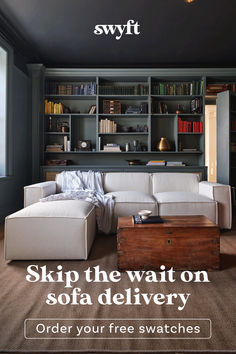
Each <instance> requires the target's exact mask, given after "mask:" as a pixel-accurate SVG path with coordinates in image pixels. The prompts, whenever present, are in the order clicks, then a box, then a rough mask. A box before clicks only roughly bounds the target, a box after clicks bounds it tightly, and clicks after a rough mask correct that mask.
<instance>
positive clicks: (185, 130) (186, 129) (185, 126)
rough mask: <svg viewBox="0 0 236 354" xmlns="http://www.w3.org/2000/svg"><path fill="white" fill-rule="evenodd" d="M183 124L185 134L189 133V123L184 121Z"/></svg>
mask: <svg viewBox="0 0 236 354" xmlns="http://www.w3.org/2000/svg"><path fill="white" fill-rule="evenodd" d="M183 123H184V133H186V132H187V131H188V127H187V122H186V121H184V122H183Z"/></svg>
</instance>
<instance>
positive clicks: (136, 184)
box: [103, 172, 152, 194]
mask: <svg viewBox="0 0 236 354" xmlns="http://www.w3.org/2000/svg"><path fill="white" fill-rule="evenodd" d="M150 184H151V175H149V173H139V172H137V173H130V172H128V173H127V172H108V173H104V175H103V188H104V191H105V193H109V192H118V191H137V192H144V193H149V194H152V188H151V185H150Z"/></svg>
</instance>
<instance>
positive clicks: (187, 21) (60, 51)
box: [0, 0, 236, 67]
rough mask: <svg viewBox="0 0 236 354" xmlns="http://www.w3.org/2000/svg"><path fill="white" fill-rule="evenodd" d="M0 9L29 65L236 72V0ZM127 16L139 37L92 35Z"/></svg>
mask: <svg viewBox="0 0 236 354" xmlns="http://www.w3.org/2000/svg"><path fill="white" fill-rule="evenodd" d="M0 11H1V13H2V15H3V16H4V18H5V19H6V20H7V22H4V26H5V27H7V28H5V30H6V32H9V35H11V36H12V38H13V37H14V36H15V42H16V43H17V45H18V46H21V50H23V51H24V54H25V55H26V56H27V57H28V58H29V61H31V62H40V63H44V64H45V65H47V66H58V67H62V66H75V67H162V66H165V67H168V66H170V67H179V66H183V67H184V66H188V67H191V66H194V67H203V66H207V67H236V20H235V19H236V0H195V2H194V3H193V4H189V5H188V4H186V3H185V2H184V0H119V1H118V0H117V1H115V0H0ZM129 19H133V20H135V21H138V23H139V25H140V27H139V30H140V34H139V35H129V36H128V35H126V36H123V37H122V38H121V39H120V40H116V39H115V38H114V36H112V35H101V36H96V35H95V34H94V33H93V31H94V26H95V25H96V24H126V23H127V21H128V20H129ZM2 23H3V22H2ZM2 26H3V25H2Z"/></svg>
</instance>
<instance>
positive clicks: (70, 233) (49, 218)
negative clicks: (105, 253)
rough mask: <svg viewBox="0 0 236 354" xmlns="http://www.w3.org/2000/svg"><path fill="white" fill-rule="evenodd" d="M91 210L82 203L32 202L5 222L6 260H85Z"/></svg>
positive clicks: (89, 243) (90, 236)
mask: <svg viewBox="0 0 236 354" xmlns="http://www.w3.org/2000/svg"><path fill="white" fill-rule="evenodd" d="M95 232H96V220H95V207H94V205H93V204H91V203H89V202H85V201H82V200H60V201H51V202H46V203H40V202H39V203H35V204H32V205H30V206H28V207H26V208H24V209H22V210H19V211H17V212H16V213H14V214H11V215H9V216H8V217H7V218H6V222H5V257H6V259H11V260H12V259H87V257H88V254H89V251H90V248H91V246H92V243H93V239H94V237H95Z"/></svg>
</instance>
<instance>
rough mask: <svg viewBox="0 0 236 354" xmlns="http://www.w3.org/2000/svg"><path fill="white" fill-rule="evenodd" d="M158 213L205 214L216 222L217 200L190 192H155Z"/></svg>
mask: <svg viewBox="0 0 236 354" xmlns="http://www.w3.org/2000/svg"><path fill="white" fill-rule="evenodd" d="M154 198H155V199H156V201H157V202H158V211H159V215H162V216H163V215H205V216H206V217H208V218H209V219H210V220H211V221H213V222H214V223H216V224H217V223H218V209H217V202H216V201H214V200H212V199H210V198H208V197H205V196H203V195H200V194H196V193H192V192H162V193H155V194H154Z"/></svg>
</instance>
